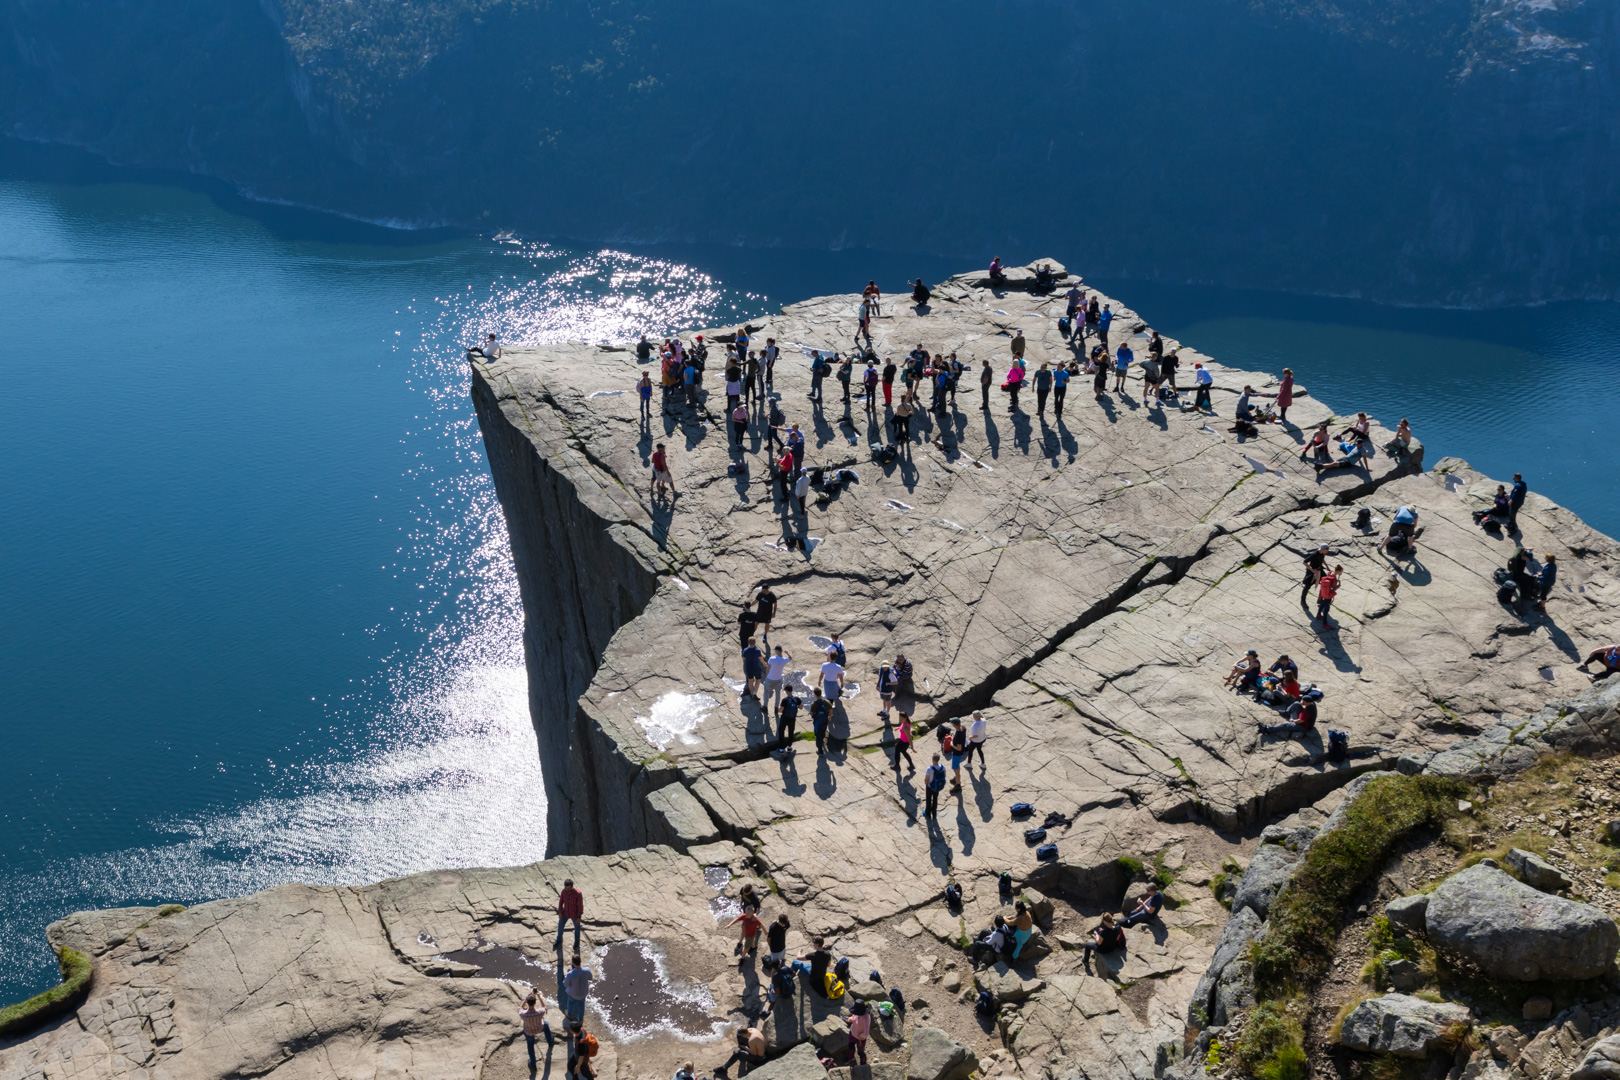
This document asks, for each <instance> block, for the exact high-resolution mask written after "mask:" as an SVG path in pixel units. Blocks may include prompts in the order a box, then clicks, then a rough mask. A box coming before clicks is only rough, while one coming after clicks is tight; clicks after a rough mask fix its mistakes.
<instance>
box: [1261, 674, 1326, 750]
mask: <svg viewBox="0 0 1620 1080" xmlns="http://www.w3.org/2000/svg"><path fill="white" fill-rule="evenodd" d="M1294 685H1295V686H1298V685H1299V684H1298V683H1295V684H1294ZM1259 727H1260V734H1262V735H1287V736H1289V737H1290V738H1292V737H1293V736H1295V735H1298V736H1299V737H1300V738H1304V737H1305V736H1307V735H1309V734H1310V733H1311V732H1312V731H1315V730H1316V702H1314V701H1296V702H1294V704H1293V705H1290V706H1289V707H1288V719H1287V720H1285V721H1283V722H1282V723H1280V724H1261V725H1259Z"/></svg>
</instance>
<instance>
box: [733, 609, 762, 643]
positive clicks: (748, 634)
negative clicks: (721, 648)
mask: <svg viewBox="0 0 1620 1080" xmlns="http://www.w3.org/2000/svg"><path fill="white" fill-rule="evenodd" d="M758 627H759V614H758V613H757V612H755V611H754V606H753V605H752V604H751V603H749V602H748V601H747V600H744V601H743V603H742V611H741V612H739V613H738V614H737V637H738V638H739V639H740V640H741V642H742V647H743V648H745V649H746V648H747V647H748V643H749V642H750V641H752V640H754V632H755V631H756V630H757V629H758Z"/></svg>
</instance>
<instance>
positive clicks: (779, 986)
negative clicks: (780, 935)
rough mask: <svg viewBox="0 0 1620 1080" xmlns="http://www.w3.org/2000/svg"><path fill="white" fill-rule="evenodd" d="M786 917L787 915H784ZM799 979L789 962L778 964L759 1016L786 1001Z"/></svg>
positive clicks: (769, 1013) (767, 1014)
mask: <svg viewBox="0 0 1620 1080" xmlns="http://www.w3.org/2000/svg"><path fill="white" fill-rule="evenodd" d="M782 917H783V918H784V919H785V918H787V916H785V915H784V916H782ZM798 981H799V977H798V972H796V971H794V969H793V968H792V966H790V965H787V964H782V965H778V966H777V968H776V971H775V973H774V974H773V975H772V976H771V985H770V989H769V990H767V991H766V992H765V1008H764V1010H763V1011H761V1012H760V1014H759V1018H760V1019H761V1020H763V1019H765V1018H766V1017H767V1016H769V1015H771V1011H772V1010H773V1009H775V1008H776V1003H777V1002H779V1001H786V1000H788V999H789V998H791V997H792V996H793V992H794V984H795V983H797V982H798Z"/></svg>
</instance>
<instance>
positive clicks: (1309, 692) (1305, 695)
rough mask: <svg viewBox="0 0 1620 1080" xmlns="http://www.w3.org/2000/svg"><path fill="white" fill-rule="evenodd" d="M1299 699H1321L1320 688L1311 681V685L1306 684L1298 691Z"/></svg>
mask: <svg viewBox="0 0 1620 1080" xmlns="http://www.w3.org/2000/svg"><path fill="white" fill-rule="evenodd" d="M1299 700H1301V701H1321V700H1322V690H1321V688H1320V687H1318V686H1317V685H1316V684H1315V683H1311V685H1309V686H1307V687H1306V688H1305V689H1304V690H1301V691H1300V694H1299Z"/></svg>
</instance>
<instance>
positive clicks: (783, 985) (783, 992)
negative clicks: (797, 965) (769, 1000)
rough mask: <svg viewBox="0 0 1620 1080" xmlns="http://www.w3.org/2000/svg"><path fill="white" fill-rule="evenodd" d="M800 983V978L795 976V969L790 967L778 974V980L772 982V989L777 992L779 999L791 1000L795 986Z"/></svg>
mask: <svg viewBox="0 0 1620 1080" xmlns="http://www.w3.org/2000/svg"><path fill="white" fill-rule="evenodd" d="M798 981H799V980H798V976H797V975H795V973H794V971H793V969H792V968H790V967H785V968H783V969H782V970H781V971H778V972H777V973H776V978H775V979H773V980H772V984H771V988H772V989H773V990H775V991H776V996H777V997H779V998H790V997H792V996H793V984H794V983H796V982H798Z"/></svg>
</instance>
